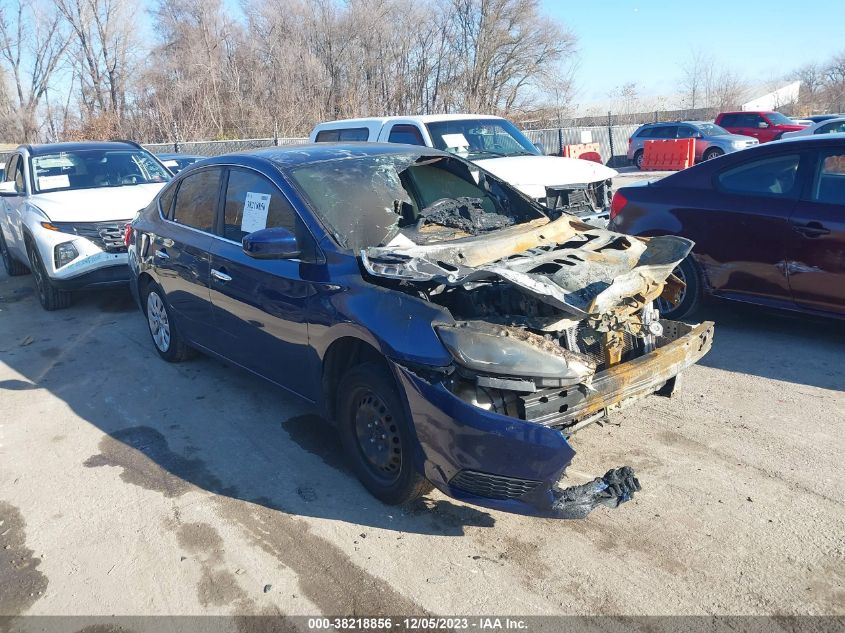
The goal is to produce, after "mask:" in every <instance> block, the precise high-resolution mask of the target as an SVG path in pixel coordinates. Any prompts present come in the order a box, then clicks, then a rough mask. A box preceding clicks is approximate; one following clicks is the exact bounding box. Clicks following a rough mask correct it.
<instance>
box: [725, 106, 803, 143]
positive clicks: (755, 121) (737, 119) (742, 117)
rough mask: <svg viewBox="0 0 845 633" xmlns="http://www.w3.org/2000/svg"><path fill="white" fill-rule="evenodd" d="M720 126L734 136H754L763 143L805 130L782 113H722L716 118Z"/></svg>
mask: <svg viewBox="0 0 845 633" xmlns="http://www.w3.org/2000/svg"><path fill="white" fill-rule="evenodd" d="M716 125H719V126H721V127H723V128H725V129H726V130H728V131H729V132H731V133H733V134H742V135H744V136H753V137H754V138H756V139H757V140H758V141H760V142H761V143H768V142H769V141H776V140H778V139H780V137H781V136H783V134H784V133H786V132H798V131H799V130H802V129H804V127H806V126H804V125H799V124H797V123H796V122H795V121H793V120H792V119H790V118H788V117H786V116H784V115H783V114H781V113H780V112H769V111H762V112H746V111H742V112H722V113H721V114H719V115H718V116H717V117H716Z"/></svg>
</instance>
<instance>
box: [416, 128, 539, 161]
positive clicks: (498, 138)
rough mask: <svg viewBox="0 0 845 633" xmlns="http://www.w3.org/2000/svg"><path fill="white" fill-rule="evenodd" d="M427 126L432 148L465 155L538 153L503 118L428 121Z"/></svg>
mask: <svg viewBox="0 0 845 633" xmlns="http://www.w3.org/2000/svg"><path fill="white" fill-rule="evenodd" d="M426 127H427V128H428V133H429V134H430V135H431V140H432V142H433V143H434V147H436V148H437V149H442V150H444V151H447V152H451V153H453V154H458V155H460V156H465V157H467V158H494V157H498V156H539V155H540V150H538V149H537V148H536V147H534V145H533V144H532V143H531V141H529V140H528V139H527V138H525V136H524V135H523V134H522V132H520V131H519V130H517V129H516V128H515V127H514V125H513V124H512V123H511V122H510V121H507V120H505V119H456V120H452V121H437V122H433V123H427V124H426Z"/></svg>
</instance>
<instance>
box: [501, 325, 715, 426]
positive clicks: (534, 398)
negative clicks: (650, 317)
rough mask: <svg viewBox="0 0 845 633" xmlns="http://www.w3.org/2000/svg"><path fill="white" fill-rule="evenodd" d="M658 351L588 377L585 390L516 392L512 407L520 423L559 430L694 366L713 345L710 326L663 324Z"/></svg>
mask: <svg viewBox="0 0 845 633" xmlns="http://www.w3.org/2000/svg"><path fill="white" fill-rule="evenodd" d="M663 325H664V333H663V336H661V337H659V338H658V341H657V345H658V347H657V349H655V350H654V351H653V352H651V353H650V354H646V355H644V356H640V357H638V358H633V359H631V360H628V361H627V362H623V363H621V364H619V365H615V366H613V367H610V368H608V369H606V370H604V371H601V372H599V373H597V374H596V375H595V376H593V380H592V382H591V384H590V388H589V389H586V388H585V387H582V386H577V387H570V388H567V389H557V388H552V389H538V390H537V391H535V392H534V393H530V394H519V395H518V396H517V401H516V405H517V408H518V415H519V417H520V418H521V419H523V420H528V421H530V422H536V423H538V424H542V425H544V426H552V427H559V428H564V427H567V426H570V425H573V424H576V423H578V422H579V421H581V420H583V419H584V418H587V417H589V416H592V415H594V414H596V413H600V412H602V411H604V410H605V409H607V408H609V407H613V406H616V405H620V404H623V403H624V402H625V401H627V400H630V399H634V398H637V397H641V396H644V395H647V394H649V393H654V392H656V391H658V390H660V389H662V388H664V387H665V386H666V383H667V382H668V381H670V380H672V379H673V378H674V377H675V376H677V375H678V373H679V372H681V371H682V370H683V369H685V368H687V367H689V366H690V365H693V364H695V363H696V362H697V361H698V359H700V358H701V357H702V356H704V355H705V354H706V353H707V352H708V351H709V350H710V347H711V345H712V344H713V323H712V322H711V321H705V322H704V323H701V324H700V325H696V326H692V325H687V324H686V323H681V322H676V321H663Z"/></svg>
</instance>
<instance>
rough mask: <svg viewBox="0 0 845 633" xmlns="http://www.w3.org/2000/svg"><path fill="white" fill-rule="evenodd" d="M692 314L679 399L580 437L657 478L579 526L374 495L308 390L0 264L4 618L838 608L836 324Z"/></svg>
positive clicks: (844, 371) (844, 368) (729, 312)
mask: <svg viewBox="0 0 845 633" xmlns="http://www.w3.org/2000/svg"><path fill="white" fill-rule="evenodd" d="M701 316H702V317H703V318H704V317H706V318H712V319H714V320H715V321H716V322H717V330H716V340H715V344H714V348H713V350H712V352H711V353H710V354H709V355H708V356H707V357H706V358H705V359H704V360H703V362H702V363H701V364H700V365H698V366H696V367H693V368H691V369H690V370H689V371H688V372H687V373H686V374H685V376H684V379H685V380H684V384H683V389H682V390H681V393H680V394H678V395H677V396H676V397H674V398H672V399H664V398H659V397H657V396H651V397H649V398H647V399H645V400H643V401H641V402H639V403H637V404H636V405H634V406H633V407H631V408H629V409H627V410H626V411H625V412H623V413H622V414H618V415H616V416H615V417H614V419H613V424H608V425H605V426H603V427H598V426H594V427H592V428H589V429H586V430H585V431H583V432H582V433H580V434H578V435H577V436H576V437H575V438H574V440H573V443H574V446H575V448H576V450H577V451H578V456H577V457H576V460H575V462H574V463H573V467H572V469H571V473H570V475H571V476H572V477H573V478H575V479H578V480H582V479H584V478H586V477H589V476H593V475H596V474H601V473H603V472H604V471H605V470H606V469H607V468H609V467H611V466H620V465H623V464H629V465H631V466H633V467H634V468H635V469H636V471H637V473H638V475H639V478H640V481H641V482H642V485H643V491H642V492H641V493H640V494H639V495H638V496H637V497H636V499H635V500H634V501H632V502H630V503H628V504H625V505H624V506H622V507H621V508H619V509H617V510H607V509H599V510H597V511H595V512H594V513H593V514H592V515H591V516H590V517H589V518H588V519H587V520H585V521H577V522H564V521H553V520H539V519H534V518H527V517H521V516H515V515H509V514H504V513H499V512H493V511H487V510H484V509H480V508H475V507H472V506H467V505H464V504H461V503H459V502H457V501H453V500H450V499H448V498H446V497H444V496H443V495H441V494H439V493H437V492H434V493H432V494H430V495H429V496H428V497H427V498H425V499H424V500H423V501H420V502H419V503H416V504H415V505H413V506H411V507H405V508H395V507H387V506H384V505H381V504H380V503H378V502H376V501H375V500H374V499H373V498H371V497H370V496H369V495H368V494H367V493H366V492H365V491H364V490H363V488H362V487H361V486H360V485H359V484H358V483H357V482H356V480H355V479H354V478H353V477H352V476H351V475H350V473H349V472H348V471H347V469H346V467H345V466H344V463H343V460H342V458H341V455H340V451H339V447H338V442H337V440H336V438H335V437H334V435H333V433H332V432H331V430H330V429H329V427H328V426H327V425H326V424H325V423H323V422H322V421H321V420H320V419H318V418H317V417H316V416H315V415H314V413H313V412H312V411H311V410H309V408H308V407H306V406H305V405H303V404H302V403H301V402H299V401H297V400H294V399H293V398H292V397H291V396H288V395H286V394H285V393H284V392H283V391H282V390H280V389H277V388H274V387H272V386H270V385H269V384H266V383H264V382H263V381H262V380H260V379H258V378H256V377H254V376H252V375H250V374H247V373H245V372H243V371H240V370H238V369H236V368H233V367H230V366H227V365H226V364H225V363H222V362H219V361H216V360H212V359H209V358H204V357H201V358H199V359H197V360H195V361H192V362H189V363H185V364H181V365H168V364H166V363H164V362H162V361H160V360H159V359H158V357H157V356H156V354H155V352H154V350H153V346H152V343H151V341H150V340H149V334H148V332H147V330H146V324H145V321H144V319H143V318H142V316H141V315H140V314H139V313H138V312H137V310H136V309H135V307H134V305H133V304H132V302H131V300H130V298H129V297H128V293H127V292H125V291H110V292H103V293H91V294H85V295H82V296H80V297H79V299H78V301H77V304H76V305H75V306H73V307H72V308H70V309H69V310H66V311H61V312H54V313H47V312H44V311H43V310H42V309H41V308H40V306H39V305H38V302H37V299H36V297H35V295H34V292H33V282H32V278H31V277H29V276H26V277H20V278H13V279H12V278H8V277H6V276H5V274H4V273H2V272H0V615H17V614H22V613H26V614H43V615H50V614H83V615H97V614H100V615H109V614H115V613H116V614H127V615H129V614H232V613H238V614H253V613H262V614H274V613H281V614H315V613H323V614H353V613H355V614H380V613H391V614H414V613H424V612H430V613H440V614H489V613H500V614H505V613H510V614H521V615H529V614H612V615H620V614H650V615H658V614H773V613H775V614H782V615H797V614H839V615H842V614H845V588H843V578H844V577H845V564H843V555H844V554H845V509H843V502H844V501H845V487H843V485H842V480H840V479H839V477H840V476H841V474H842V455H843V448H845V439H843V437H845V435H844V434H843V423H845V397H843V390H844V389H845V365H843V362H842V358H843V352H844V351H845V329H843V326H842V324H841V323H840V322H832V321H824V320H811V319H807V318H803V317H801V318H796V317H788V316H783V315H779V314H772V313H769V312H764V311H760V310H755V309H749V308H742V307H735V306H726V305H716V306H710V307H707V308H706V309H705V310H704V311H703V314H702V315H701ZM0 622H2V620H0ZM0 628H2V627H0Z"/></svg>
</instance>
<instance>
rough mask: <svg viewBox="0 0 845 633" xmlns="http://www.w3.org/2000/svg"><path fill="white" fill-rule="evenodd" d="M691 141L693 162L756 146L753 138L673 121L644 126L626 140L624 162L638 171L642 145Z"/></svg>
mask: <svg viewBox="0 0 845 633" xmlns="http://www.w3.org/2000/svg"><path fill="white" fill-rule="evenodd" d="M679 138H681V139H683V138H692V139H695V160H696V162H699V161H703V160H710V159H712V158H717V157H719V156H723V155H724V154H729V153H731V152H736V151H738V150H741V149H746V148H748V147H751V146H753V145H757V144H758V141H757V139H756V138H752V137H750V136H742V135H740V134H731V133H730V132H728V131H727V130H726V129H724V128H722V127H719V126H718V125H714V124H713V123H707V122H706V121H676V122H674V123H646V124H645V125H641V126H640V127H638V128H637V130H636V132H634V133H633V134H632V135H631V138H629V139H628V160H630V161H631V162H632V163H633V164H634V165H635V166H636V167H637V169H641V168H642V160H643V155H644V152H645V144H646V143H647V142H648V141H656V140H666V139H679Z"/></svg>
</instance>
